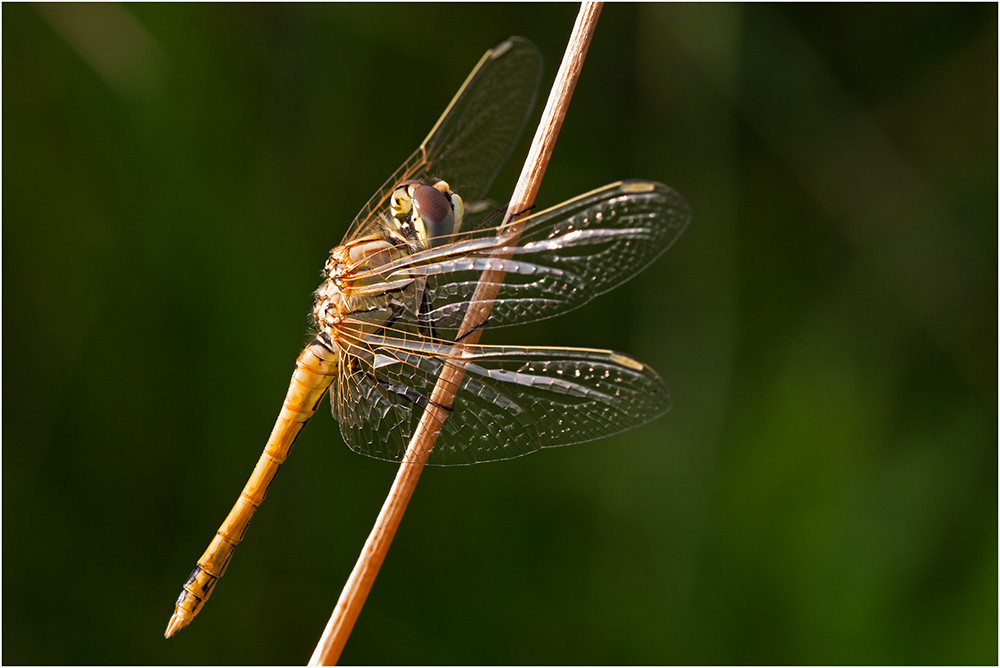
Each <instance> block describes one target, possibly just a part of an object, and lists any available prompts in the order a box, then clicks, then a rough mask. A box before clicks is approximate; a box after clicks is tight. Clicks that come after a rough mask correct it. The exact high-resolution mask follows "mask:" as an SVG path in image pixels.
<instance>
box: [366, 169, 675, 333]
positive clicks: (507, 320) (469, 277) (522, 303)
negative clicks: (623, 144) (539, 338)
mask: <svg viewBox="0 0 1000 668" xmlns="http://www.w3.org/2000/svg"><path fill="white" fill-rule="evenodd" d="M690 220H691V210H690V207H689V206H688V204H687V202H686V201H685V200H684V198H682V197H681V196H680V195H679V194H677V193H676V192H675V191H674V190H672V189H670V188H668V187H667V186H664V185H661V184H658V183H653V182H649V181H626V182H622V183H616V184H612V185H609V186H606V187H604V188H600V189H598V190H595V191H593V192H591V193H588V194H586V195H582V196H580V197H578V198H576V199H573V200H570V201H569V202H565V203H564V204H561V205H559V206H556V207H552V208H550V209H547V210H545V211H541V212H539V213H537V214H534V215H532V216H530V217H528V218H525V219H524V221H523V223H522V224H523V227H522V230H521V236H520V238H519V239H518V241H517V243H516V244H511V243H510V242H509V238H508V239H505V238H504V237H502V236H500V231H499V230H498V229H495V228H489V229H483V230H476V231H473V232H468V233H464V234H461V235H458V237H457V239H456V240H455V241H454V242H453V243H450V244H446V245H444V246H440V247H437V248H431V249H429V250H426V251H421V252H418V253H414V254H411V255H407V256H405V257H402V258H400V259H398V260H396V261H394V262H391V263H388V264H386V265H383V266H380V267H378V268H377V270H375V271H372V272H358V274H357V275H356V277H355V280H356V282H357V283H358V284H364V283H366V282H371V281H372V280H373V274H377V278H378V279H379V280H380V281H383V282H384V283H387V284H388V283H390V282H392V281H398V280H400V279H406V278H417V277H419V278H421V279H424V282H423V284H422V290H423V291H424V293H425V295H426V297H425V299H423V300H420V301H416V302H414V303H409V304H405V305H404V309H403V311H402V312H401V313H400V315H399V319H398V320H397V321H396V326H401V325H404V324H409V325H413V326H424V327H426V326H428V325H430V326H431V327H432V328H433V329H434V330H435V331H436V332H437V333H438V334H453V333H454V331H455V330H457V328H458V326H459V324H461V322H462V319H463V318H464V316H465V313H466V311H467V310H468V308H469V305H470V300H471V298H472V296H473V293H474V292H475V289H476V285H477V284H478V282H479V281H480V280H481V277H482V273H483V271H485V270H487V269H497V268H502V269H503V270H504V271H505V272H506V274H505V276H504V278H503V283H502V284H501V285H500V291H499V294H498V296H497V299H496V300H495V301H494V302H493V311H492V315H491V316H490V321H489V323H488V325H489V326H491V327H494V326H504V325H514V324H519V323H525V322H531V321H534V320H542V319H545V318H550V317H553V316H556V315H559V314H561V313H565V312H566V311H569V310H572V309H574V308H577V307H579V306H581V305H583V304H585V303H587V302H588V301H590V300H591V299H593V298H594V297H596V296H597V295H600V294H603V293H605V292H607V291H608V290H611V289H612V288H614V287H616V286H618V285H621V284H622V283H624V282H625V281H627V280H629V279H630V278H632V277H633V276H635V275H636V274H638V273H639V272H640V271H642V270H643V269H645V268H646V267H647V266H648V265H649V264H650V263H651V262H653V261H654V260H655V259H656V258H657V257H659V256H660V255H661V254H662V253H663V252H664V251H666V250H667V248H669V247H670V245H671V244H672V243H673V242H674V241H675V240H676V239H677V237H678V236H680V234H681V232H683V231H684V229H685V228H686V227H687V225H688V223H689V221H690ZM500 255H505V256H507V257H499V256H500ZM427 305H429V306H430V310H429V311H427V312H422V311H421V309H423V308H425V307H426V306H427Z"/></svg>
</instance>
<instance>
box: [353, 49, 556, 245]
mask: <svg viewBox="0 0 1000 668" xmlns="http://www.w3.org/2000/svg"><path fill="white" fill-rule="evenodd" d="M541 77H542V54H541V52H540V51H539V50H538V47H537V46H535V45H534V44H532V43H531V42H529V41H527V40H525V39H522V38H519V37H512V38H511V39H508V40H506V41H504V42H501V43H500V44H499V45H498V46H496V47H494V48H492V49H490V50H489V51H487V52H486V54H485V55H484V56H483V57H482V59H481V60H480V61H479V64H478V65H476V67H475V68H474V69H473V70H472V73H471V74H470V75H469V77H468V78H467V79H466V80H465V83H463V84H462V87H461V88H460V89H459V91H458V93H456V94H455V97H454V98H453V99H452V101H451V103H450V104H449V105H448V108H447V109H446V110H445V112H444V114H443V115H442V116H441V118H440V120H438V122H437V123H436V124H435V125H434V128H433V129H432V130H431V132H430V134H429V135H428V136H427V138H426V139H424V141H423V143H421V144H420V147H419V148H417V150H416V151H415V152H414V153H413V155H411V156H410V157H409V158H408V159H407V160H406V162H404V163H403V165H402V166H401V167H400V168H399V169H397V170H396V172H395V173H393V175H392V176H391V177H389V180H388V181H386V182H385V183H384V184H383V185H382V187H381V188H379V189H378V191H377V192H376V193H375V194H374V195H372V197H371V199H369V200H368V203H367V204H365V206H364V207H363V208H362V209H361V211H360V212H359V213H358V215H357V217H356V218H355V219H354V222H353V223H352V224H351V226H350V228H349V229H348V230H347V234H346V235H344V239H345V241H346V240H347V239H353V238H357V237H363V236H367V235H368V234H371V233H372V232H373V231H377V227H378V226H379V225H380V220H379V218H380V215H381V214H382V213H383V212H384V210H385V207H386V203H387V201H388V199H389V196H390V195H391V194H392V191H393V189H395V187H396V185H397V184H399V183H401V182H403V181H407V180H409V179H424V180H427V179H430V178H432V177H434V178H440V179H444V180H446V181H448V182H449V183H450V184H451V186H452V187H453V188H454V189H455V190H456V191H458V192H460V193H461V194H462V197H464V198H465V199H466V200H468V201H469V202H470V203H472V202H474V200H478V199H480V198H482V197H483V196H485V195H486V192H487V190H489V187H490V186H491V185H492V183H493V179H495V178H496V175H497V173H498V172H499V171H500V169H501V168H502V167H503V166H504V164H505V163H506V162H507V159H508V158H509V157H510V153H511V151H513V150H514V147H515V146H516V145H517V140H518V139H519V138H520V136H521V134H522V132H523V131H524V128H525V125H526V123H527V120H528V116H529V115H530V114H531V110H532V109H533V108H534V106H535V100H536V98H537V97H538V85H539V83H540V82H541Z"/></svg>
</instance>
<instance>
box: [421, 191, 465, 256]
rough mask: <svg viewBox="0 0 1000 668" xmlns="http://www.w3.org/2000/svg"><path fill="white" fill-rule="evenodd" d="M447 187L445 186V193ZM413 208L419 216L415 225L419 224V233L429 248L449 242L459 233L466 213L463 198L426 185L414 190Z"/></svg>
mask: <svg viewBox="0 0 1000 668" xmlns="http://www.w3.org/2000/svg"><path fill="white" fill-rule="evenodd" d="M439 183H444V182H443V181H441V182H439ZM447 187H448V186H447V184H444V190H445V191H447ZM413 207H414V209H415V211H416V214H417V215H416V216H415V217H414V223H417V226H418V231H419V233H420V235H421V236H422V237H423V241H424V243H426V244H427V246H428V247H434V246H440V245H441V244H443V243H445V242H447V241H448V240H449V239H450V238H451V235H453V234H454V233H455V232H456V231H458V226H459V225H460V224H461V222H462V214H463V213H464V206H463V204H462V198H461V197H459V196H458V195H455V194H454V193H451V192H450V191H447V192H443V191H442V189H439V188H437V187H432V186H426V185H422V186H419V187H417V188H414V189H413ZM421 223H422V225H421ZM421 228H422V229H421Z"/></svg>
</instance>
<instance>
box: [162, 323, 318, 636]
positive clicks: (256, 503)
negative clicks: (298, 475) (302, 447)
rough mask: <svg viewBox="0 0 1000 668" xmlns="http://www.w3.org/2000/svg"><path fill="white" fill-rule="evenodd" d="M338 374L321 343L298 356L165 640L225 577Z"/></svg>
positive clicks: (187, 620) (186, 586) (177, 606)
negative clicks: (259, 448)
mask: <svg viewBox="0 0 1000 668" xmlns="http://www.w3.org/2000/svg"><path fill="white" fill-rule="evenodd" d="M336 373H337V354H336V353H335V352H334V351H333V350H332V349H331V348H330V347H329V346H328V345H327V344H326V343H325V342H324V341H323V340H322V339H319V338H317V339H316V340H314V341H313V342H312V343H310V344H309V345H308V346H306V347H305V349H304V350H303V351H302V352H301V353H299V357H298V359H296V360H295V371H294V372H293V373H292V379H291V381H290V382H289V384H288V392H287V394H286V395H285V400H284V402H283V403H282V404H281V412H280V413H279V414H278V419H277V420H276V421H275V423H274V429H272V430H271V436H270V438H268V439H267V445H265V446H264V452H262V453H261V455H260V458H259V459H258V460H257V465H256V466H255V467H254V469H253V473H252V474H250V479H249V480H247V483H246V485H244V487H243V491H242V492H240V496H239V498H238V499H236V503H235V504H234V505H233V508H232V510H230V511H229V515H227V516H226V520H225V521H224V522H223V523H222V526H220V527H219V530H218V531H216V533H215V537H214V538H213V539H212V542H211V543H210V544H209V546H208V549H207V550H205V553H204V554H203V555H201V559H199V560H198V565H197V566H195V569H194V570H193V571H192V572H191V575H190V577H188V579H187V582H185V583H184V588H183V589H182V590H181V594H180V596H179V597H178V599H177V603H176V604H175V606H174V614H173V616H172V617H171V618H170V623H169V624H168V625H167V631H166V634H165V635H166V636H167V637H168V638H169V637H170V636H172V635H173V634H174V633H176V632H177V631H179V630H180V629H182V628H184V627H185V626H187V625H188V624H189V623H191V620H192V619H194V617H195V615H197V614H198V612H200V610H201V607H202V606H203V605H204V604H205V601H207V600H208V597H209V596H210V595H211V593H212V589H214V588H215V583H216V582H217V581H218V580H219V578H221V577H222V575H223V574H224V573H225V572H226V567H228V566H229V561H230V559H232V557H233V553H234V552H235V551H236V546H237V545H239V544H240V541H242V540H243V536H244V534H246V530H247V527H248V526H249V525H250V520H251V519H253V516H254V513H256V512H257V508H259V507H260V504H261V503H263V501H264V498H265V497H266V496H267V489H268V487H269V486H270V485H271V482H272V481H273V480H274V476H275V475H276V474H277V473H278V469H279V468H281V464H282V463H283V462H284V461H285V459H287V457H288V453H289V452H290V451H291V449H292V444H293V443H294V442H295V437H296V436H298V434H299V431H301V429H302V426H303V425H304V424H305V423H306V422H307V421H308V420H309V418H311V417H312V416H313V414H314V413H315V412H316V407H317V406H318V405H319V402H320V400H321V399H322V398H323V395H324V394H326V391H327V389H329V387H330V384H331V383H332V382H333V378H334V376H335V375H336Z"/></svg>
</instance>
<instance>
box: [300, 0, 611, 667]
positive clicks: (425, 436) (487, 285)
mask: <svg viewBox="0 0 1000 668" xmlns="http://www.w3.org/2000/svg"><path fill="white" fill-rule="evenodd" d="M601 7H602V3H589V2H588V3H584V4H583V5H582V6H581V8H580V13H579V15H578V16H577V20H576V24H575V25H574V26H573V32H572V34H571V35H570V40H569V44H567V46H566V53H565V54H564V55H563V60H562V64H561V65H560V67H559V72H558V73H557V74H556V79H555V82H554V83H553V87H552V91H551V92H550V93H549V99H548V102H547V103H546V105H545V111H544V112H543V113H542V118H541V121H539V126H538V129H537V130H536V132H535V138H534V140H533V141H532V144H531V149H530V150H529V152H528V157H527V159H526V161H525V164H524V167H523V169H522V171H521V176H520V177H519V178H518V181H517V185H516V186H515V188H514V193H513V195H512V196H511V200H510V204H509V206H508V208H507V215H506V217H505V218H504V223H503V231H502V232H501V234H506V235H508V236H509V238H510V242H509V244H510V245H514V244H516V242H517V238H518V236H519V234H520V230H519V226H518V224H517V222H516V220H515V219H516V216H517V215H518V214H519V213H521V212H525V211H528V210H529V209H530V208H531V206H532V205H533V204H534V201H535V196H536V195H537V193H538V189H539V187H540V186H541V182H542V176H543V175H544V173H545V168H546V166H547V165H548V162H549V158H550V157H551V156H552V150H553V148H554V146H555V142H556V138H557V136H558V134H559V129H560V128H561V127H562V121H563V118H565V116H566V110H567V109H568V107H569V101H570V98H571V97H572V94H573V89H574V88H575V87H576V81H577V79H578V78H579V74H580V69H581V68H582V66H583V60H584V57H585V55H586V53H587V49H588V47H589V46H590V40H591V37H592V36H593V33H594V29H595V28H596V27H597V19H598V17H599V16H600V13H601ZM503 273H504V272H503V271H498V270H487V271H485V272H483V276H482V278H481V279H480V283H479V285H478V286H477V287H476V291H475V293H474V295H473V297H472V303H473V305H472V306H470V308H469V311H468V312H467V313H466V315H465V319H464V320H463V321H462V326H461V327H460V328H459V333H458V337H457V339H458V340H460V341H461V344H462V345H464V344H474V343H476V342H477V341H478V340H479V337H480V334H481V333H482V327H481V324H482V323H484V322H486V321H487V319H488V318H489V315H490V311H491V310H492V303H493V300H494V299H495V298H496V295H497V291H498V290H499V287H500V284H501V283H502V282H503ZM456 348H457V349H458V350H457V352H456V360H455V363H453V364H446V365H445V368H444V370H443V372H442V373H441V376H440V377H439V378H438V382H437V384H436V385H435V387H434V391H433V392H432V393H431V397H430V400H429V401H428V403H427V409H426V410H425V411H424V414H423V416H421V419H420V422H419V424H418V425H417V429H416V431H415V432H414V434H413V438H412V439H411V440H410V444H409V447H408V448H407V451H406V455H405V457H404V461H403V463H402V464H400V467H399V471H398V472H397V474H396V479H395V480H394V481H393V484H392V487H391V488H390V490H389V495H388V497H387V498H386V500H385V503H384V504H383V505H382V510H381V512H380V513H379V515H378V519H376V521H375V526H374V527H373V528H372V532H371V534H370V535H369V536H368V540H367V541H365V546H364V548H363V549H362V551H361V555H360V556H359V557H358V561H357V563H356V564H355V566H354V570H353V571H352V572H351V575H350V577H349V578H348V580H347V583H346V584H345V585H344V589H343V591H342V592H341V594H340V599H339V600H338V601H337V606H336V607H335V608H334V610H333V614H332V615H331V617H330V621H329V622H327V625H326V628H325V629H324V630H323V635H322V636H321V637H320V640H319V643H318V644H317V645H316V649H315V650H313V654H312V656H311V657H310V659H309V665H311V666H316V665H333V664H335V663H336V662H337V659H338V658H339V657H340V653H341V651H343V649H344V645H345V644H346V643H347V638H348V636H349V635H350V633H351V630H352V629H353V628H354V622H355V621H357V618H358V615H359V614H360V612H361V607H362V606H363V605H364V602H365V599H366V598H367V597H368V592H369V591H370V590H371V587H372V584H373V583H374V581H375V576H376V575H377V574H378V570H379V568H380V567H381V566H382V562H383V561H384V560H385V555H386V553H387V552H388V550H389V545H390V544H391V543H392V538H393V536H394V535H395V534H396V529H397V528H398V527H399V523H400V522H401V521H402V518H403V513H404V512H405V511H406V506H407V504H408V503H409V500H410V497H411V496H413V491H414V489H415V488H416V485H417V481H418V480H419V479H420V473H421V472H422V471H423V467H424V464H425V463H426V462H427V458H428V456H429V455H430V453H431V450H432V449H433V447H434V442H435V441H436V440H437V436H438V433H439V432H440V430H441V425H442V424H443V423H444V420H445V419H446V418H447V416H448V410H447V409H446V408H444V407H446V406H451V405H452V402H453V400H454V398H455V393H456V391H457V390H458V388H459V386H460V384H461V382H462V376H463V375H464V374H465V369H464V367H463V366H462V364H461V361H460V358H461V352H460V346H456Z"/></svg>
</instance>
